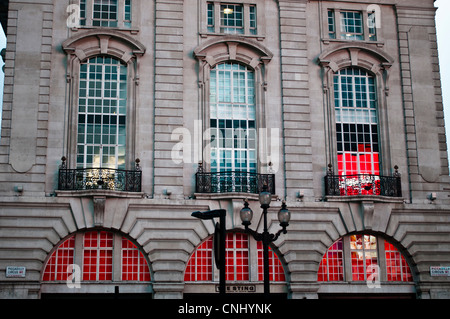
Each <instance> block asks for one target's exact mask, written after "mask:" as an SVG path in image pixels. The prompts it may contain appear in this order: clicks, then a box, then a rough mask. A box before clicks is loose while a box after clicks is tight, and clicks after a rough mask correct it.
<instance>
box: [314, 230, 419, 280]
mask: <svg viewBox="0 0 450 319" xmlns="http://www.w3.org/2000/svg"><path fill="white" fill-rule="evenodd" d="M375 267H376V268H377V270H378V271H377V273H378V276H379V279H380V281H385V282H412V281H413V277H412V273H411V269H410V267H409V265H408V263H407V262H406V260H405V257H404V256H403V255H402V254H401V253H400V252H399V251H398V250H397V248H395V247H394V245H392V244H391V243H389V242H388V241H386V240H384V239H382V238H380V237H376V236H373V235H363V234H358V235H351V236H347V237H344V238H341V239H339V240H338V241H336V242H335V243H334V244H333V245H332V246H331V247H330V248H329V249H328V251H327V252H326V253H325V255H324V256H323V258H322V261H321V262H320V266H319V271H318V275H317V280H318V281H319V282H339V281H347V282H360V281H367V280H370V278H371V275H373V274H374V273H375V272H374V270H375Z"/></svg>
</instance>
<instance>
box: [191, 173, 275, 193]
mask: <svg viewBox="0 0 450 319" xmlns="http://www.w3.org/2000/svg"><path fill="white" fill-rule="evenodd" d="M195 180H196V185H195V192H196V193H203V194H223V193H249V194H259V193H260V192H261V191H262V188H263V185H264V184H267V188H268V192H270V193H271V194H275V175H274V174H258V173H250V172H240V171H231V172H208V173H205V172H203V171H201V170H199V171H198V172H197V174H196V179H195Z"/></svg>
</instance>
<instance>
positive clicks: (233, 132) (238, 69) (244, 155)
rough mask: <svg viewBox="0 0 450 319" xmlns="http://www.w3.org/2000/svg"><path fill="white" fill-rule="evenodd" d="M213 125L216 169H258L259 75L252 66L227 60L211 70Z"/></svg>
mask: <svg viewBox="0 0 450 319" xmlns="http://www.w3.org/2000/svg"><path fill="white" fill-rule="evenodd" d="M210 128H211V171H212V172H225V171H241V172H252V173H256V170H257V167H256V166H257V158H256V154H257V151H256V107H255V79H254V73H253V71H252V70H250V69H249V68H248V67H246V66H244V65H241V64H238V63H230V62H227V63H222V64H219V65H217V66H216V67H215V68H213V69H212V70H211V75H210ZM235 186H236V188H241V187H242V185H235ZM235 191H240V189H236V190H235Z"/></svg>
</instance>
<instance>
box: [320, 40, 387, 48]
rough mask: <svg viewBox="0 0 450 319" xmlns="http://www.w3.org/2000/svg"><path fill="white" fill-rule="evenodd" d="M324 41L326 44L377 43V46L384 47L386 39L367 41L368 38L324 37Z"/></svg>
mask: <svg viewBox="0 0 450 319" xmlns="http://www.w3.org/2000/svg"><path fill="white" fill-rule="evenodd" d="M322 42H323V43H324V44H330V43H363V44H375V45H376V46H377V47H379V48H382V47H384V44H385V43H384V41H366V40H344V39H329V38H323V39H322Z"/></svg>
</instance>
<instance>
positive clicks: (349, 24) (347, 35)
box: [341, 11, 364, 40]
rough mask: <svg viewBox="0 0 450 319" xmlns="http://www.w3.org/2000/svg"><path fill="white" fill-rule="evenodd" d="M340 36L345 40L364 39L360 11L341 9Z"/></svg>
mask: <svg viewBox="0 0 450 319" xmlns="http://www.w3.org/2000/svg"><path fill="white" fill-rule="evenodd" d="M341 38H342V39H346V40H364V28H363V20H362V14H361V12H355V11H341Z"/></svg>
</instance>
